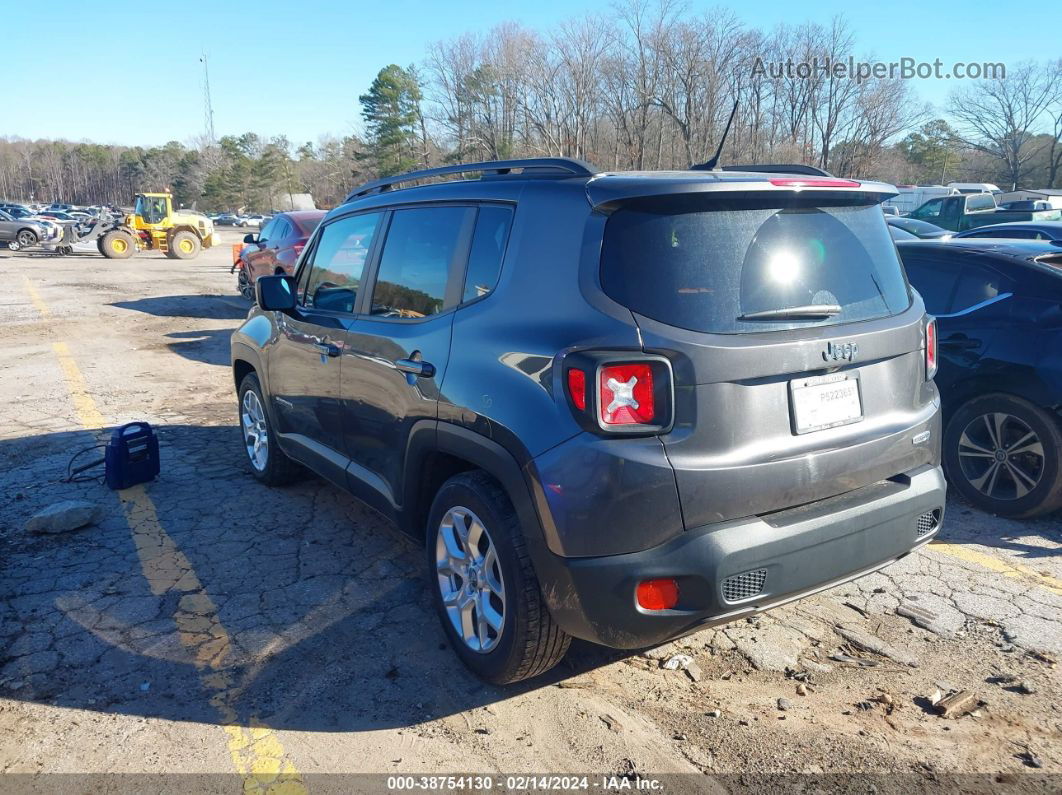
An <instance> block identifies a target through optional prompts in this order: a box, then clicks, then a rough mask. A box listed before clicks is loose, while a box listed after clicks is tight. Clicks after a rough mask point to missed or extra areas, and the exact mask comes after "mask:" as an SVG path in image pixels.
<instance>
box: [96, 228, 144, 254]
mask: <svg viewBox="0 0 1062 795" xmlns="http://www.w3.org/2000/svg"><path fill="white" fill-rule="evenodd" d="M100 251H102V252H103V256H105V257H107V259H129V258H130V257H131V256H133V252H135V251H136V241H135V240H133V236H132V235H131V234H129V233H128V232H126V231H123V230H121V229H113V230H111V231H110V232H108V233H107V234H105V235H104V236H103V239H102V242H101V243H100Z"/></svg>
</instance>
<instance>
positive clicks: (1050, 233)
mask: <svg viewBox="0 0 1062 795" xmlns="http://www.w3.org/2000/svg"><path fill="white" fill-rule="evenodd" d="M955 237H956V238H963V239H965V238H969V237H980V238H984V237H991V238H1007V239H1010V240H1054V241H1062V221H1039V222H1037V223H1033V222H1031V221H1029V222H1024V223H1013V224H993V225H992V226H980V227H977V228H976V229H967V230H966V231H965V232H959V234H957V235H955Z"/></svg>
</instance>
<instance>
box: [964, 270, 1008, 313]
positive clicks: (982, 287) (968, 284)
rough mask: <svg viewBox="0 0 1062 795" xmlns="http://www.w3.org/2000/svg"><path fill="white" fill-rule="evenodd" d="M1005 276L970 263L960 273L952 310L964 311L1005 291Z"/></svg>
mask: <svg viewBox="0 0 1062 795" xmlns="http://www.w3.org/2000/svg"><path fill="white" fill-rule="evenodd" d="M1004 281H1005V280H1004V278H1003V277H1002V276H1001V275H1000V274H998V273H996V272H995V271H994V270H991V269H989V268H982V267H980V266H976V265H968V266H967V267H965V268H963V269H962V273H961V274H959V283H958V286H957V287H956V289H955V297H954V298H952V301H951V311H952V312H962V311H965V310H967V309H970V308H971V307H974V306H977V305H978V304H983V303H984V302H985V301H990V300H991V299H993V298H996V297H997V296H998V295H999V294H1000V293H1001V292H1005V288H1003V287H1002V285H1003V284H1004Z"/></svg>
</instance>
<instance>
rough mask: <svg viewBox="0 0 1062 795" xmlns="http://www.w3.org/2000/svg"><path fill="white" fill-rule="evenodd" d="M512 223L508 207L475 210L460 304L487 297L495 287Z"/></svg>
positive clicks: (485, 207) (492, 206)
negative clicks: (475, 215)
mask: <svg viewBox="0 0 1062 795" xmlns="http://www.w3.org/2000/svg"><path fill="white" fill-rule="evenodd" d="M512 223H513V211H512V208H511V207H501V206H497V205H487V206H484V207H480V208H479V215H478V216H477V218H476V231H475V233H474V234H473V235H472V248H471V250H470V251H469V254H468V270H467V271H466V272H465V287H464V293H463V294H462V296H461V300H462V301H472V300H474V299H476V298H480V297H481V296H484V295H488V294H489V293H490V292H491V291H492V290H493V289H494V288H495V286H496V285H497V284H498V276H499V275H500V274H501V264H502V257H503V256H504V255H505V244H506V242H507V241H508V239H509V228H510V227H511V226H512Z"/></svg>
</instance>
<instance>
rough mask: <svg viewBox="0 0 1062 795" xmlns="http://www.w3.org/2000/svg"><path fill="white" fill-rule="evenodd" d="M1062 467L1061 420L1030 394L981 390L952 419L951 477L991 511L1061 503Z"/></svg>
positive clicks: (1016, 512)
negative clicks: (980, 394)
mask: <svg viewBox="0 0 1062 795" xmlns="http://www.w3.org/2000/svg"><path fill="white" fill-rule="evenodd" d="M1030 434H1031V435H1032V436H1030ZM1000 437H1002V438H1000ZM997 442H998V443H997ZM1037 442H1038V443H1039V446H1037ZM1008 448H1009V449H1008ZM1060 468H1062V425H1060V422H1059V419H1058V417H1056V416H1055V415H1053V414H1051V413H1050V412H1048V411H1045V410H1044V409H1042V408H1040V407H1039V406H1037V405H1035V404H1033V403H1030V402H1029V401H1028V400H1025V399H1023V398H1019V397H1015V396H1014V395H1008V394H1005V393H1002V392H995V393H991V394H988V395H982V396H980V397H976V398H973V399H972V400H969V401H967V402H966V403H964V404H963V405H962V406H960V407H959V408H958V410H957V411H955V413H954V414H953V415H952V417H951V419H950V420H948V427H947V429H946V430H945V432H944V471H945V474H947V476H948V482H949V483H950V484H951V485H952V486H954V487H955V488H956V489H957V490H958V491H959V493H960V494H962V496H963V497H965V498H966V500H967V501H969V502H971V503H973V504H974V505H976V506H978V507H979V508H983V509H984V510H986V511H989V512H990V513H994V514H997V515H999V516H1011V517H1029V516H1039V515H1041V514H1045V513H1050V512H1051V511H1054V510H1056V509H1057V508H1059V507H1062V476H1060V475H1062V473H1060ZM993 472H994V473H995V474H994V475H993Z"/></svg>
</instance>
